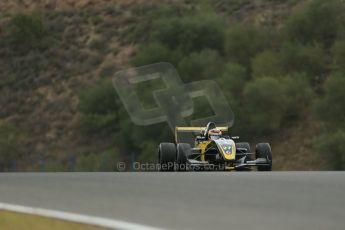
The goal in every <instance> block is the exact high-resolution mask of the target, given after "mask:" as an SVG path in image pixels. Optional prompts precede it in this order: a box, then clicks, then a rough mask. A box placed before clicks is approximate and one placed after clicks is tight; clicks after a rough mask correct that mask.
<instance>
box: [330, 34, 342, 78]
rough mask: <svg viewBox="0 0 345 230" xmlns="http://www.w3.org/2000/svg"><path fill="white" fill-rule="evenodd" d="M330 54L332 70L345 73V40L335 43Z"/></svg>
mask: <svg viewBox="0 0 345 230" xmlns="http://www.w3.org/2000/svg"><path fill="white" fill-rule="evenodd" d="M332 53H333V68H334V70H335V71H340V72H342V73H345V65H344V63H345V40H341V41H337V42H335V43H334V45H333V47H332Z"/></svg>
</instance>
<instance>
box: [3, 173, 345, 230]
mask: <svg viewBox="0 0 345 230" xmlns="http://www.w3.org/2000/svg"><path fill="white" fill-rule="evenodd" d="M0 202H6V203H12V204H18V205H26V206H34V207H40V208H46V209H54V210H60V211H68V212H73V213H80V214H87V215H93V216H99V217H105V218H115V219H118V220H123V221H128V222H134V223H139V224H145V225H149V226H154V227H159V228H166V229H289V230H291V229H299V230H300V229H303V230H308V229H313V230H314V229H332V230H335V229H342V230H343V229H345V172H262V173H260V172H236V173H224V172H188V173H183V172H181V173H178V172H174V173H158V172H150V173H2V174H0Z"/></svg>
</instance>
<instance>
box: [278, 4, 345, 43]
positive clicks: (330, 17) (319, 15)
mask: <svg viewBox="0 0 345 230" xmlns="http://www.w3.org/2000/svg"><path fill="white" fill-rule="evenodd" d="M343 9H344V7H343V4H342V2H341V1H338V0H330V1H324V0H314V1H310V3H308V4H307V5H306V6H304V7H302V8H300V9H298V10H296V11H295V12H294V13H293V14H292V15H291V16H290V18H289V19H288V21H287V23H286V28H285V30H286V39H287V40H289V41H297V42H301V43H302V44H308V43H314V42H319V43H321V44H323V45H324V46H325V47H330V46H331V45H332V44H333V42H334V40H335V39H336V37H337V33H338V30H339V27H340V22H341V20H340V16H341V13H342V12H343Z"/></svg>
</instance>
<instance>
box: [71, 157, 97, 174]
mask: <svg viewBox="0 0 345 230" xmlns="http://www.w3.org/2000/svg"><path fill="white" fill-rule="evenodd" d="M99 166H100V160H99V157H98V156H97V155H96V154H93V153H92V154H88V155H84V156H81V157H79V158H78V160H77V166H76V170H77V171H79V172H96V171H98V170H99Z"/></svg>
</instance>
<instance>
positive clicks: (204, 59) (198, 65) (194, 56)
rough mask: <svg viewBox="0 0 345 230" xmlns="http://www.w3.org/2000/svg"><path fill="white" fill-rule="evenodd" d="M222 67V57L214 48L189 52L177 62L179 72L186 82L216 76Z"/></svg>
mask: <svg viewBox="0 0 345 230" xmlns="http://www.w3.org/2000/svg"><path fill="white" fill-rule="evenodd" d="M222 68H223V59H222V58H221V57H220V56H219V54H218V52H217V51H215V50H203V51H201V52H199V53H191V54H190V55H189V56H187V57H185V58H183V59H182V60H181V61H180V62H179V64H178V70H179V73H180V75H181V77H182V78H183V79H184V80H185V81H187V82H190V81H192V80H201V79H213V78H216V77H218V75H219V74H220V73H221V72H222Z"/></svg>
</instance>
